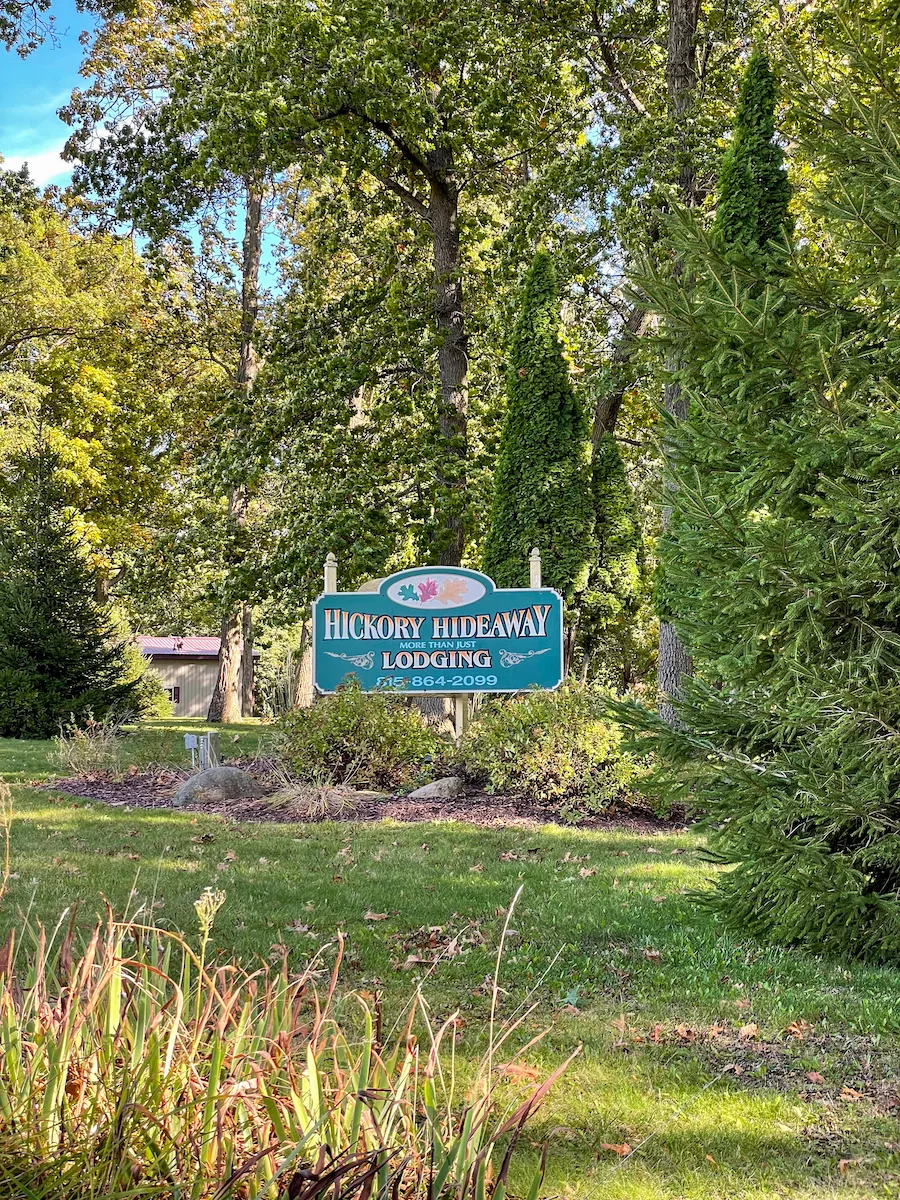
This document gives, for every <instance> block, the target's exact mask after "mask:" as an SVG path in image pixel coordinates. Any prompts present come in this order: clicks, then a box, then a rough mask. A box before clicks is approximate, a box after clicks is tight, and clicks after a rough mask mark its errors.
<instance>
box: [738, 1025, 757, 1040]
mask: <svg viewBox="0 0 900 1200" xmlns="http://www.w3.org/2000/svg"><path fill="white" fill-rule="evenodd" d="M738 1037H739V1038H740V1039H741V1041H742V1042H748V1041H750V1040H751V1039H752V1038H755V1037H759V1026H758V1025H756V1024H754V1023H753V1022H752V1021H751V1022H750V1024H749V1025H742V1026H741V1027H740V1029H739V1030H738Z"/></svg>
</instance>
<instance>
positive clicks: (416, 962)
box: [397, 954, 431, 971]
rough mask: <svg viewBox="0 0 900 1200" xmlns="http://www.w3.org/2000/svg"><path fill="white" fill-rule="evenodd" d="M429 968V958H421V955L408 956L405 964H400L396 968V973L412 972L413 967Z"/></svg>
mask: <svg viewBox="0 0 900 1200" xmlns="http://www.w3.org/2000/svg"><path fill="white" fill-rule="evenodd" d="M422 966H431V959H430V958H423V957H422V955H421V954H410V956H409V958H407V960H406V962H404V963H401V964H400V966H399V967H398V968H397V970H398V971H412V970H413V969H414V968H415V967H422Z"/></svg>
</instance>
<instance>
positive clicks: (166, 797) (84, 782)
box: [39, 762, 682, 834]
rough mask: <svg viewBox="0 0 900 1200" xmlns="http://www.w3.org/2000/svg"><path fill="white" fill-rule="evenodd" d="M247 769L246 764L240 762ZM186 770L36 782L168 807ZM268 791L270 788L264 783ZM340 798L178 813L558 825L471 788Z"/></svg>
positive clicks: (531, 808)
mask: <svg viewBox="0 0 900 1200" xmlns="http://www.w3.org/2000/svg"><path fill="white" fill-rule="evenodd" d="M240 765H241V766H243V767H244V768H245V769H247V768H248V767H249V764H248V763H246V762H242V763H241V764H240ZM250 769H251V773H252V774H254V775H255V776H256V777H257V778H258V779H259V782H260V784H261V785H262V786H263V787H264V788H266V787H267V782H268V781H267V780H266V778H265V773H264V772H259V773H258V772H256V771H253V770H252V768H250ZM185 778H187V772H183V773H182V772H177V771H144V772H133V773H129V774H127V775H125V776H124V777H122V778H119V779H115V778H112V777H110V776H108V775H102V774H96V775H89V776H80V777H77V778H72V779H56V780H53V781H51V782H48V783H43V784H40V785H39V786H40V787H41V789H42V790H44V791H51V792H63V793H65V794H67V795H71V796H81V797H84V798H86V799H88V800H98V801H100V802H101V803H103V804H110V805H114V806H115V807H118V808H122V807H128V808H148V809H149V808H171V807H172V795H173V793H174V792H175V790H176V789H177V787H178V785H179V784H180V783H181V782H182V780H183V779H185ZM267 790H274V788H271V787H268V788H267ZM341 791H342V794H343V795H344V796H347V797H350V798H352V801H353V805H352V808H351V809H350V810H349V811H345V812H336V813H333V814H332V815H329V816H327V817H324V818H323V817H322V816H319V815H310V814H309V813H303V812H297V811H295V810H292V809H291V808H290V807H285V806H276V805H273V804H272V803H271V802H270V801H269V800H267V799H265V798H264V799H262V800H252V799H246V800H224V801H213V802H210V801H205V802H204V801H197V802H190V803H188V804H185V805H184V806H183V808H181V809H180V810H179V811H181V812H197V813H206V814H209V815H214V816H219V817H226V818H227V819H228V820H230V821H252V822H257V823H260V822H271V823H275V824H293V823H297V822H300V823H303V824H316V823H318V822H320V821H322V820H323V819H324V820H333V821H343V822H347V823H354V822H361V821H365V822H369V821H382V820H391V821H403V822H416V821H461V822H464V823H465V824H467V825H479V826H502V827H504V828H509V827H510V826H519V827H521V828H534V827H535V826H538V825H549V824H562V822H561V821H560V819H559V814H558V812H557V811H556V809H554V808H553V807H552V806H550V805H544V804H539V803H536V802H535V801H532V800H528V799H525V798H523V797H518V796H491V795H488V794H487V793H486V792H481V791H478V790H476V789H472V790H469V791H467V792H465V793H464V794H462V795H460V796H455V797H453V798H452V799H449V800H411V799H410V798H409V797H407V796H381V795H378V794H376V793H374V792H355V793H354V792H351V791H350V789H341ZM681 825H682V822H677V823H676V824H675V825H673V823H671V822H667V821H661V820H660V819H659V818H658V817H654V816H653V815H652V814H649V813H640V812H633V811H627V812H622V813H614V814H610V815H607V816H602V817H592V818H589V819H587V820H585V821H582V822H580V824H579V828H580V829H616V830H621V831H622V832H625V833H634V834H648V833H662V832H666V831H671V830H672V829H673V828H679V827H680V826H681Z"/></svg>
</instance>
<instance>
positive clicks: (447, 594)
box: [437, 575, 469, 604]
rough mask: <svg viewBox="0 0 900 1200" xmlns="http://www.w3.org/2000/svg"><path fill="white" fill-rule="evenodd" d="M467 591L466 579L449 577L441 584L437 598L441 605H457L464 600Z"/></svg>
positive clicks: (457, 576) (467, 582)
mask: <svg viewBox="0 0 900 1200" xmlns="http://www.w3.org/2000/svg"><path fill="white" fill-rule="evenodd" d="M468 590H469V581H468V580H467V579H463V578H462V577H461V576H459V575H451V576H450V577H449V578H448V579H445V580H444V582H443V583H442V584H441V590H440V591H439V592H438V594H437V598H438V600H440V602H441V604H459V603H460V602H461V601H462V600H465V598H466V593H467V592H468Z"/></svg>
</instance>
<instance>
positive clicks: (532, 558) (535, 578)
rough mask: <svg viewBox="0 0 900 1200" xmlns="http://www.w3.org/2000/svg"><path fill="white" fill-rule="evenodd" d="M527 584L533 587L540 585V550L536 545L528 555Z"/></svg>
mask: <svg viewBox="0 0 900 1200" xmlns="http://www.w3.org/2000/svg"><path fill="white" fill-rule="evenodd" d="M528 586H529V587H533V588H539V587H540V586H541V552H540V550H538V548H537V546H535V548H534V549H533V550H532V552H531V553H530V554H529V556H528Z"/></svg>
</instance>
